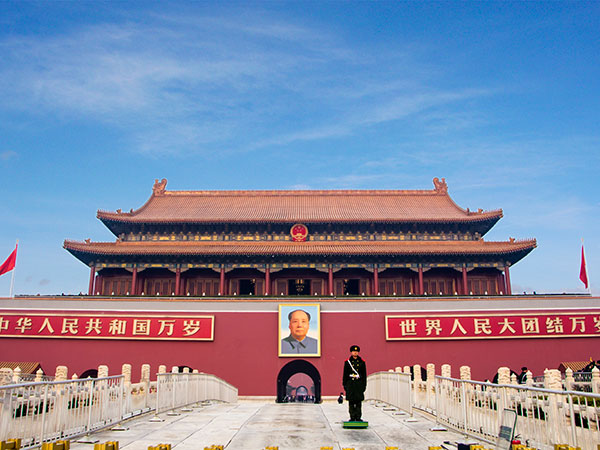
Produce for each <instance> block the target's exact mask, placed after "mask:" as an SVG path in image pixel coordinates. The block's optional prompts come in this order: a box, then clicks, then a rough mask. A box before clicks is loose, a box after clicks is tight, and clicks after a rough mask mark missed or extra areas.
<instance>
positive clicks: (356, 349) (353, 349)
mask: <svg viewBox="0 0 600 450" xmlns="http://www.w3.org/2000/svg"><path fill="white" fill-rule="evenodd" d="M350 351H351V352H360V347H359V346H358V345H353V346H351V347H350Z"/></svg>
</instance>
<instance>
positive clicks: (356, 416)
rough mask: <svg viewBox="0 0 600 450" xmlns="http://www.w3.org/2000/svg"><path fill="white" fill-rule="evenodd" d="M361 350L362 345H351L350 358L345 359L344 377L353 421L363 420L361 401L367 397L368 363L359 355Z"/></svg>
mask: <svg viewBox="0 0 600 450" xmlns="http://www.w3.org/2000/svg"><path fill="white" fill-rule="evenodd" d="M359 352H360V347H359V346H358V345H353V346H352V347H350V358H348V359H347V360H346V361H344V375H343V377H342V384H343V385H344V390H345V391H346V399H347V400H348V411H349V412H350V421H351V422H362V421H363V420H362V417H361V416H362V408H361V403H362V401H363V400H364V399H365V390H366V389H367V365H366V363H365V362H364V361H363V359H362V358H361V357H360V356H358V353H359Z"/></svg>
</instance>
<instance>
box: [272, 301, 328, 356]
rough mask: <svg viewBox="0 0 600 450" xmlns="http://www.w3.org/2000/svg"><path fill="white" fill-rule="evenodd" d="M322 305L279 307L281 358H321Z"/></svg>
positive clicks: (287, 305)
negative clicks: (299, 356)
mask: <svg viewBox="0 0 600 450" xmlns="http://www.w3.org/2000/svg"><path fill="white" fill-rule="evenodd" d="M320 312H321V305H318V304H311V305H304V304H302V305H297V304H281V305H279V356H297V355H302V356H321V342H320V337H321V317H320Z"/></svg>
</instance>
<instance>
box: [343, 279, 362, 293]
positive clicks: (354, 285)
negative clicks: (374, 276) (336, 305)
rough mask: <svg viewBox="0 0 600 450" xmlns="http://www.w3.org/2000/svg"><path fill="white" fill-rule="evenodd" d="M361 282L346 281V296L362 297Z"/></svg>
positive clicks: (356, 280) (355, 280) (354, 280)
mask: <svg viewBox="0 0 600 450" xmlns="http://www.w3.org/2000/svg"><path fill="white" fill-rule="evenodd" d="M359 291H360V280H358V279H351V280H344V295H360V292H359Z"/></svg>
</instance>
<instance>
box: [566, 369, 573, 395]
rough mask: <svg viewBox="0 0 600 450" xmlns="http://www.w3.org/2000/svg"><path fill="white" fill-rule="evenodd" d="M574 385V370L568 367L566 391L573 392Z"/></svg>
mask: <svg viewBox="0 0 600 450" xmlns="http://www.w3.org/2000/svg"><path fill="white" fill-rule="evenodd" d="M574 384H575V378H574V377H573V369H571V368H570V367H567V370H565V389H566V390H567V391H572V390H573V385H574Z"/></svg>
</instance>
